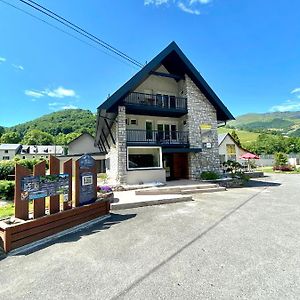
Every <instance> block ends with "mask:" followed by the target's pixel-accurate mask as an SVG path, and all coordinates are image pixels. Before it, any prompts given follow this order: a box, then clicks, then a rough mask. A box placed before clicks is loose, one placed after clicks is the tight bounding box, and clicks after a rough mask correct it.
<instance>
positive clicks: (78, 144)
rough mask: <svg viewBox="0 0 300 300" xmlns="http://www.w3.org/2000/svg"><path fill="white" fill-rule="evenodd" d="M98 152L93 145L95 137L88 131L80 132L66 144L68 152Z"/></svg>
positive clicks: (70, 153)
mask: <svg viewBox="0 0 300 300" xmlns="http://www.w3.org/2000/svg"><path fill="white" fill-rule="evenodd" d="M85 153H89V154H91V153H100V150H99V148H98V147H95V138H94V137H93V136H92V135H90V134H89V133H82V134H81V135H80V136H79V137H77V138H76V139H74V140H73V141H71V142H70V143H69V144H68V154H69V155H73V154H85Z"/></svg>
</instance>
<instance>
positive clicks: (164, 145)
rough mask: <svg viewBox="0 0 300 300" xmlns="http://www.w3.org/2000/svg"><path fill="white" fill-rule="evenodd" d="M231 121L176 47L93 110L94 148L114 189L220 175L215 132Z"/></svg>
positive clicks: (151, 62)
mask: <svg viewBox="0 0 300 300" xmlns="http://www.w3.org/2000/svg"><path fill="white" fill-rule="evenodd" d="M232 119H234V117H233V116H232V114H231V113H230V112H229V110H228V109H227V108H226V107H225V106H224V104H223V103H222V102H221V100H220V99H219V98H218V96H217V95H216V94H215V93H214V91H213V90H212V89H211V88H210V87H209V86H208V84H207V83H206V82H205V80H204V79H203V78H202V76H201V75H200V74H199V73H198V71H197V70H196V69H195V67H194V66H193V65H192V64H191V62H190V61H189V60H188V59H187V57H186V56H185V55H184V54H183V52H182V51H181V50H180V48H179V47H178V46H177V45H176V43H175V42H172V43H171V44H170V45H169V46H168V47H167V48H165V49H164V50H163V51H162V52H161V53H159V54H158V55H157V56H156V57H155V58H154V59H153V60H151V61H150V62H149V63H148V64H147V65H146V66H144V67H143V68H142V69H141V70H140V71H139V72H138V73H137V74H136V75H134V76H133V77H132V78H131V79H130V80H129V81H128V82H127V83H125V84H124V85H123V86H122V87H121V88H120V89H119V90H117V91H116V92H115V93H114V94H113V95H112V96H110V97H109V98H108V99H107V100H106V101H104V102H103V103H102V104H101V105H100V106H99V107H98V116H97V133H96V139H95V142H96V144H97V145H98V146H99V147H100V148H101V150H102V151H104V152H105V153H106V172H107V174H108V176H109V177H110V178H111V179H114V180H115V181H116V182H119V183H122V184H123V183H125V184H126V183H127V184H137V183H146V182H153V181H161V182H165V181H166V180H168V179H180V178H191V179H195V178H196V177H197V176H199V175H200V173H201V172H202V171H205V170H212V171H219V167H220V160H219V151H218V134H217V126H218V123H219V122H220V123H221V122H222V123H223V122H226V121H227V120H232Z"/></svg>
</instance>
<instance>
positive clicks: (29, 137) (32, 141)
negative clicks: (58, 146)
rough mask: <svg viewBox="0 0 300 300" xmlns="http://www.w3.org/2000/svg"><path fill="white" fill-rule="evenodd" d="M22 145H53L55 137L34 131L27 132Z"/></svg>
mask: <svg viewBox="0 0 300 300" xmlns="http://www.w3.org/2000/svg"><path fill="white" fill-rule="evenodd" d="M22 143H23V144H27V145H52V144H53V143H54V137H53V135H51V134H50V133H47V132H43V131H41V130H38V129H32V130H29V131H27V132H26V134H25V136H24V138H23V141H22Z"/></svg>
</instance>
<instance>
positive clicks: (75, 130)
mask: <svg viewBox="0 0 300 300" xmlns="http://www.w3.org/2000/svg"><path fill="white" fill-rule="evenodd" d="M95 128H96V115H95V114H93V113H92V112H91V111H89V110H83V109H68V110H61V111H57V112H53V113H51V114H47V115H44V116H42V117H40V118H37V119H35V120H32V121H29V122H26V123H22V124H19V125H16V126H13V127H9V128H5V129H4V131H3V130H2V131H0V137H1V139H0V142H1V143H23V144H67V143H69V142H70V141H71V140H72V139H74V138H76V137H77V136H78V135H80V134H81V133H83V132H88V133H90V134H92V135H94V134H95Z"/></svg>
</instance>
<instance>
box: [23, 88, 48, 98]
mask: <svg viewBox="0 0 300 300" xmlns="http://www.w3.org/2000/svg"><path fill="white" fill-rule="evenodd" d="M24 93H25V95H26V96H29V97H34V98H41V97H44V94H43V93H41V92H37V91H31V90H26V91H25V92H24Z"/></svg>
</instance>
